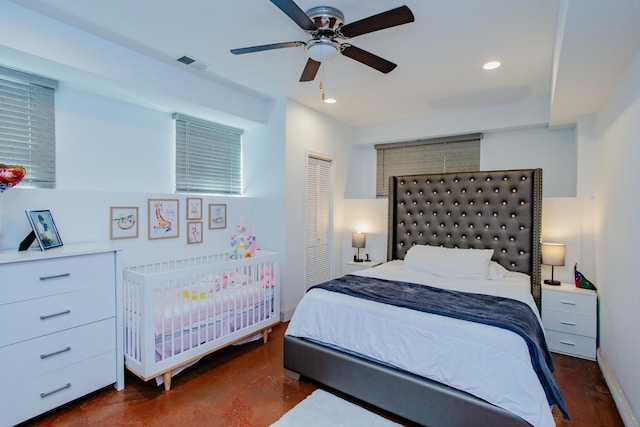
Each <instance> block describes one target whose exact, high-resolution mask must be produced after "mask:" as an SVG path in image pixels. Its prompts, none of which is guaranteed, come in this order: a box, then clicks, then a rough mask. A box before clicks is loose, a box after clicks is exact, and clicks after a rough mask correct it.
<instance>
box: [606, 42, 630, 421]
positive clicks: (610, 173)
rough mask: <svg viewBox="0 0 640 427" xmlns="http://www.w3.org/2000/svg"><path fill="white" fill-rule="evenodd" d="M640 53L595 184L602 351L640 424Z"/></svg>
mask: <svg viewBox="0 0 640 427" xmlns="http://www.w3.org/2000/svg"><path fill="white" fill-rule="evenodd" d="M638 118H640V52H638V53H637V54H636V55H635V57H634V59H633V61H632V62H631V64H630V66H629V67H628V69H627V70H626V73H625V74H624V76H623V77H622V78H621V80H620V82H619V84H618V85H617V87H616V89H615V91H614V92H613V94H612V95H611V97H610V98H609V99H608V101H607V103H606V105H605V107H604V108H603V110H602V111H601V112H600V113H599V114H598V118H597V126H596V127H597V133H598V137H597V171H596V180H595V197H596V212H595V222H596V225H595V234H596V248H597V250H596V265H597V273H596V281H595V283H596V286H598V293H599V299H600V349H601V352H602V354H603V355H604V356H605V358H606V359H607V361H608V364H609V366H610V367H611V369H612V371H613V374H614V375H615V378H617V380H618V382H619V385H620V388H621V391H622V393H623V394H624V395H625V396H626V400H627V402H628V404H629V408H630V412H631V414H633V417H635V420H631V419H629V418H627V419H625V422H627V425H638V420H640V369H638V360H640V339H638V325H639V324H640V310H638V302H640V286H639V285H640V280H639V279H638V277H639V276H638V254H639V251H638V238H639V237H640V222H639V221H638V212H639V210H640V198H638V183H637V179H636V176H635V172H636V170H637V169H636V168H637V167H638V165H637V163H638V159H640V143H639V141H640V120H638Z"/></svg>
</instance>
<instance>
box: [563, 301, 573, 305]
mask: <svg viewBox="0 0 640 427" xmlns="http://www.w3.org/2000/svg"><path fill="white" fill-rule="evenodd" d="M560 304H566V305H576V303H575V302H573V301H560Z"/></svg>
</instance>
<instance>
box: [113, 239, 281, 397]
mask: <svg viewBox="0 0 640 427" xmlns="http://www.w3.org/2000/svg"><path fill="white" fill-rule="evenodd" d="M279 275H280V271H279V264H278V254H276V253H273V252H265V251H257V252H256V253H255V254H254V255H253V256H252V257H250V258H244V259H238V260H230V259H229V256H228V254H215V255H207V256H202V257H196V258H188V259H175V260H167V261H164V262H158V263H154V264H147V265H141V266H137V267H131V268H126V269H124V272H123V276H124V327H125V345H124V347H125V366H126V367H127V369H129V370H130V371H131V372H133V373H134V374H136V375H137V376H138V377H140V378H142V379H143V380H145V381H147V380H149V379H152V378H158V382H159V383H160V382H164V387H165V390H169V389H170V387H171V377H172V375H173V374H176V373H178V372H179V371H180V370H182V369H183V368H184V367H186V366H188V365H190V364H192V363H194V362H195V361H197V360H199V359H200V358H201V357H202V356H204V355H207V354H209V353H212V352H214V351H216V350H219V349H221V348H223V347H226V346H228V345H231V344H235V343H239V342H241V341H244V340H247V341H249V340H254V339H259V338H262V339H263V340H264V342H266V341H267V338H268V332H269V329H270V327H271V326H273V325H275V324H277V323H278V322H279V321H280V280H279V278H280V277H279Z"/></svg>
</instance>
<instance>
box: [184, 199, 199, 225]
mask: <svg viewBox="0 0 640 427" xmlns="http://www.w3.org/2000/svg"><path fill="white" fill-rule="evenodd" d="M194 219H202V199H201V198H199V197H187V221H189V220H194Z"/></svg>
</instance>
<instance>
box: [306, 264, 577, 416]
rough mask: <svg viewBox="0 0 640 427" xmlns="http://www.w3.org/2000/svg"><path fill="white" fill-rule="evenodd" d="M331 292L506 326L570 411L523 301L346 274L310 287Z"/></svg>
mask: <svg viewBox="0 0 640 427" xmlns="http://www.w3.org/2000/svg"><path fill="white" fill-rule="evenodd" d="M315 288H320V289H325V290H328V291H332V292H339V293H342V294H346V295H350V296H354V297H358V298H363V299H367V300H371V301H376V302H382V303H386V304H390V305H395V306H398V307H404V308H410V309H412V310H417V311H422V312H425V313H432V314H438V315H440V316H447V317H453V318H456V319H462V320H468V321H472V322H478V323H483V324H486V325H490V326H496V327H499V328H503V329H507V330H509V331H512V332H515V333H517V334H518V335H520V336H521V337H522V338H523V339H524V340H525V342H526V343H527V346H528V348H529V355H530V356H531V365H532V366H533V369H534V370H535V372H536V374H537V375H538V378H539V380H540V383H541V384H542V387H543V389H544V392H545V394H546V397H547V400H548V401H549V405H554V404H555V405H558V408H559V409H560V410H561V411H562V414H563V416H564V418H565V419H567V420H568V419H569V413H568V411H567V407H566V405H565V402H564V397H563V396H562V391H560V388H559V387H558V384H557V383H556V380H555V378H554V377H553V374H552V372H553V370H554V366H553V360H552V359H551V354H550V353H549V349H548V348H547V342H546V341H545V339H544V334H543V332H542V328H541V327H540V322H538V318H537V317H536V315H535V313H533V311H531V308H530V307H529V306H528V305H527V304H525V303H523V302H520V301H516V300H513V299H510V298H504V297H497V296H492V295H484V294H474V293H468V292H458V291H450V290H446V289H440V288H435V287H432V286H426V285H418V284H415V283H408V282H398V281H392V280H383V279H376V278H371V277H362V276H356V275H351V274H349V275H346V276H343V277H340V278H337V279H333V280H330V281H328V282H325V283H320V284H318V285H315V286H313V287H311V288H309V290H311V289H315Z"/></svg>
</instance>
